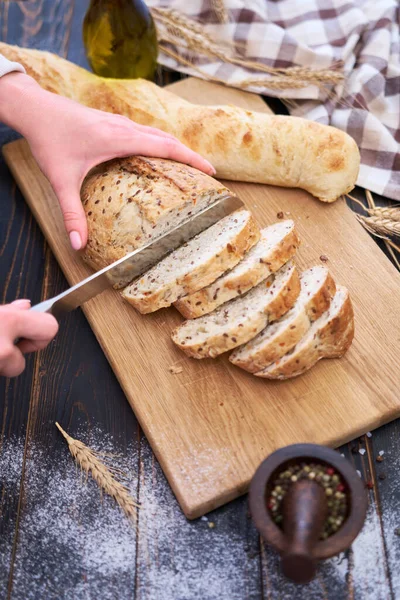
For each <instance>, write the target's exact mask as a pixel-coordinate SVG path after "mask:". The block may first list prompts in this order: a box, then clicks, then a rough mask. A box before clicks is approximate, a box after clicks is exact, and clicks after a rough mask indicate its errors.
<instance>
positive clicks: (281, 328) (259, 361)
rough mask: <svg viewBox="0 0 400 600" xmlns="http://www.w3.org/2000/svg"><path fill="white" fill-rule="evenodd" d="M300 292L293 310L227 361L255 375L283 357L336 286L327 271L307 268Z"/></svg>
mask: <svg viewBox="0 0 400 600" xmlns="http://www.w3.org/2000/svg"><path fill="white" fill-rule="evenodd" d="M300 284H301V291H300V295H299V297H298V298H297V300H296V303H295V305H294V306H293V308H291V309H290V310H289V312H287V313H286V315H284V316H283V317H281V318H280V319H279V320H278V321H276V322H275V323H271V325H268V326H267V327H266V328H265V329H264V330H263V331H262V332H261V333H260V334H259V335H257V336H256V337H255V338H253V339H252V340H250V342H248V343H247V344H245V345H244V346H241V347H240V348H237V349H236V350H235V351H234V352H233V353H232V354H231V356H230V357H229V360H230V361H231V362H232V363H233V364H234V365H236V366H237V367H241V368H242V369H244V370H245V371H249V372H250V373H256V372H257V371H260V370H261V369H263V368H265V367H266V366H267V365H269V364H271V363H273V362H274V361H276V360H278V358H280V357H281V356H284V354H286V353H287V352H289V350H291V349H292V348H294V347H295V345H296V344H297V343H298V342H299V341H300V340H301V338H302V337H303V336H304V335H305V334H306V333H307V331H308V330H309V329H310V327H311V323H312V322H313V321H315V320H316V319H318V318H319V317H320V316H321V315H322V314H323V313H324V312H325V311H326V310H328V308H329V306H330V303H331V299H332V298H333V296H334V295H335V291H336V285H335V282H334V280H333V278H332V276H331V274H330V273H329V271H328V269H327V268H326V267H323V266H319V265H317V266H315V267H311V269H307V271H304V273H302V275H301V276H300Z"/></svg>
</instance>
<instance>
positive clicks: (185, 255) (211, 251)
mask: <svg viewBox="0 0 400 600" xmlns="http://www.w3.org/2000/svg"><path fill="white" fill-rule="evenodd" d="M259 237H260V230H259V228H258V226H257V224H256V222H255V221H254V219H253V217H252V215H251V213H250V212H249V211H248V210H239V211H236V212H234V213H232V214H231V215H228V216H227V217H224V218H223V219H221V220H220V221H218V223H216V224H215V225H213V226H212V227H209V228H208V229H206V230H205V231H203V232H202V233H200V234H198V235H197V236H195V237H194V238H192V239H191V240H189V242H187V243H186V244H184V245H183V246H181V247H180V248H178V249H177V250H175V251H174V252H171V254H169V255H168V256H166V257H165V258H164V259H163V260H161V261H160V262H159V263H157V265H155V266H154V267H153V268H152V269H150V270H149V271H147V273H145V274H144V275H143V276H142V277H141V278H140V279H137V280H135V281H134V282H133V283H131V284H130V285H129V286H128V287H127V288H125V289H124V291H123V292H122V295H123V297H124V298H125V300H127V301H128V302H130V304H132V305H133V306H134V307H135V308H136V309H137V310H138V311H139V312H141V313H143V314H145V313H150V312H154V311H155V310H158V309H159V308H163V307H164V306H170V305H171V304H172V303H173V302H175V301H176V300H178V299H179V298H180V297H181V296H185V295H186V294H189V293H192V292H195V291H196V290H199V289H201V288H203V287H205V286H207V285H209V284H210V283H212V282H213V281H215V280H216V279H217V278H218V277H219V276H220V275H221V274H222V273H224V272H225V271H226V270H227V269H231V268H232V267H234V266H235V265H237V263H238V262H239V261H240V260H241V259H242V258H243V256H244V255H245V253H246V252H247V251H248V250H250V248H251V247H252V246H254V244H256V243H257V242H258V240H259Z"/></svg>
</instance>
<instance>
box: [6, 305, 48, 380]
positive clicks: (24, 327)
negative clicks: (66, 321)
mask: <svg viewBox="0 0 400 600" xmlns="http://www.w3.org/2000/svg"><path fill="white" fill-rule="evenodd" d="M27 304H28V306H27ZM26 308H29V303H28V302H27V301H17V302H14V303H12V304H8V305H5V306H0V375H3V376H5V377H16V376H17V375H19V374H20V373H22V371H23V370H24V368H25V359H24V356H23V353H27V352H34V351H35V350H41V349H42V348H45V346H47V344H48V343H49V342H50V341H51V340H52V339H53V337H54V336H55V335H56V333H57V331H58V323H57V321H56V319H55V318H54V317H53V316H52V315H49V314H43V313H38V312H34V311H31V310H24V309H26ZM17 338H21V341H20V342H19V343H18V344H15V340H16V339H17Z"/></svg>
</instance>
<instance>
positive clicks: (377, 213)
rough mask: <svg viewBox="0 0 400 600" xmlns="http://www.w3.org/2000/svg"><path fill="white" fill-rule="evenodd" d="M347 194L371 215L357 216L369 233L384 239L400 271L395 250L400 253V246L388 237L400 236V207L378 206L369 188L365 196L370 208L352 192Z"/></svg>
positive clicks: (399, 263)
mask: <svg viewBox="0 0 400 600" xmlns="http://www.w3.org/2000/svg"><path fill="white" fill-rule="evenodd" d="M347 196H348V198H350V200H352V201H353V202H356V203H357V204H359V205H360V206H361V207H362V208H363V209H364V210H365V212H367V213H368V214H369V215H370V216H369V217H364V216H363V215H356V217H357V219H358V221H359V222H360V223H361V225H362V226H363V227H364V228H365V229H366V230H367V231H369V233H371V234H372V235H374V236H375V237H378V238H381V239H382V240H383V241H384V243H385V246H386V248H387V250H388V252H389V253H390V256H391V257H392V259H393V262H394V263H395V265H396V267H397V268H398V269H399V271H400V262H399V259H398V258H397V256H396V254H395V252H394V251H396V252H398V253H400V246H397V245H396V244H395V243H394V242H393V241H392V240H391V239H389V238H388V235H391V236H394V235H398V236H400V228H399V225H400V209H399V208H397V207H382V206H376V204H375V200H374V197H373V196H372V194H371V192H370V191H369V190H365V196H366V198H367V202H368V207H369V208H367V207H366V206H365V205H364V204H363V203H362V202H360V200H358V198H354V196H350V194H347ZM388 222H389V226H388Z"/></svg>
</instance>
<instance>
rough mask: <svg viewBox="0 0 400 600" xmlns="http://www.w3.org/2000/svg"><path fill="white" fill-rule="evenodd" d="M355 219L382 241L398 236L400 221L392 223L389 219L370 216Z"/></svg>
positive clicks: (399, 234) (359, 216)
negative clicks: (388, 237)
mask: <svg viewBox="0 0 400 600" xmlns="http://www.w3.org/2000/svg"><path fill="white" fill-rule="evenodd" d="M357 219H358V220H359V221H360V222H361V223H362V224H363V225H364V227H365V229H367V230H368V231H369V232H371V233H375V234H376V235H380V236H381V237H382V238H383V239H386V237H387V236H388V235H390V236H400V221H392V220H391V219H383V218H382V217H378V216H372V217H364V216H363V215H357Z"/></svg>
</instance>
